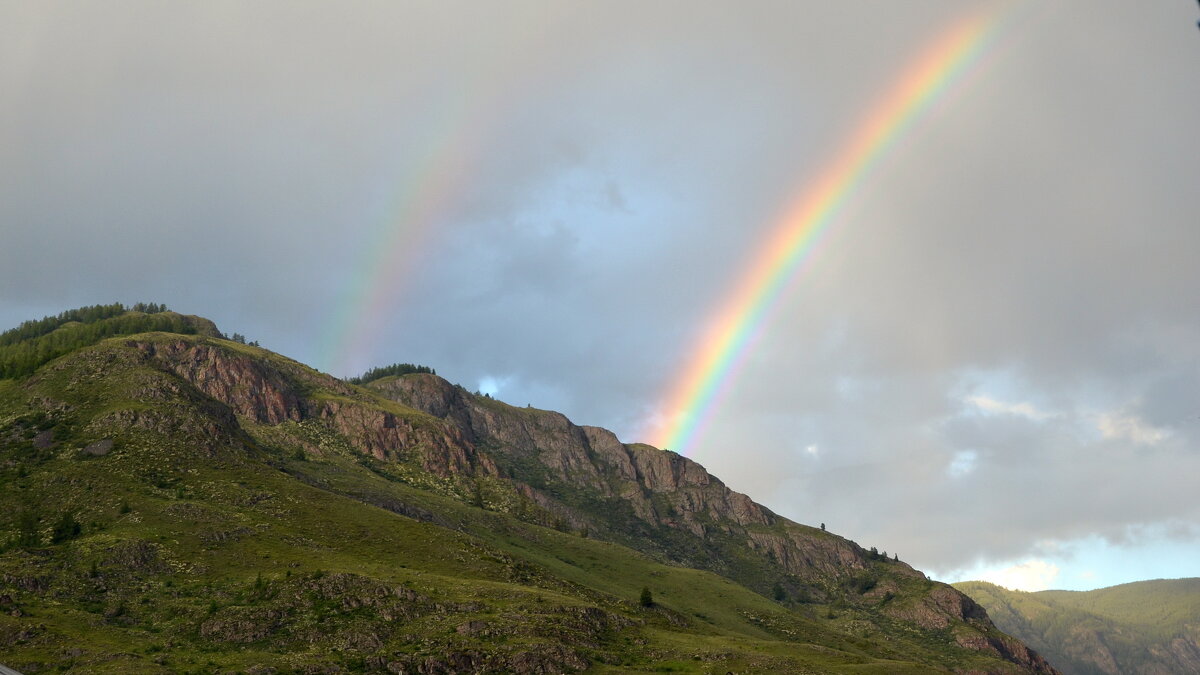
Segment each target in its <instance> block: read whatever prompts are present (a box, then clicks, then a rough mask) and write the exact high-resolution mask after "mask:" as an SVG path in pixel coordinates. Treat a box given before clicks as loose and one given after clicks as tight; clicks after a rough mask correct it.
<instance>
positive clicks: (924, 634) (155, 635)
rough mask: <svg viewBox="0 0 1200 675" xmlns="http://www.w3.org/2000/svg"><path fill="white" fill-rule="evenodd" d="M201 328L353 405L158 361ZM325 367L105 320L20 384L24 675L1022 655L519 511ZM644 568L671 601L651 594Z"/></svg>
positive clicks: (940, 664)
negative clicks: (203, 383) (465, 478)
mask: <svg viewBox="0 0 1200 675" xmlns="http://www.w3.org/2000/svg"><path fill="white" fill-rule="evenodd" d="M59 330H61V328H60V329H59ZM50 334H53V333H50ZM194 346H203V347H205V348H206V349H210V350H212V352H205V353H222V354H227V355H235V356H238V357H244V358H245V359H246V360H247V363H250V364H251V365H253V364H266V365H269V366H270V372H272V373H276V372H278V373H283V374H284V375H281V376H280V377H282V378H284V379H286V380H287V382H288V383H289V386H294V387H295V388H296V389H297V391H301V392H303V395H304V399H303V401H301V402H300V403H298V404H297V405H301V406H308V407H309V408H311V409H312V410H318V409H319V410H321V411H324V412H323V413H322V414H324V413H328V412H329V411H331V410H334V411H336V410H340V411H342V417H341V418H338V417H336V416H333V414H332V413H330V414H328V415H326V416H324V417H322V416H321V415H318V414H316V413H313V415H312V416H310V417H306V418H304V419H299V420H296V419H283V420H281V421H278V422H276V423H272V424H266V423H262V422H255V421H254V420H251V419H249V418H247V417H245V416H242V415H238V414H236V411H235V410H234V409H233V408H231V407H230V406H229V405H226V404H225V403H222V402H219V401H216V400H214V399H212V398H211V397H208V396H206V395H204V394H203V393H201V392H200V391H198V390H197V389H196V388H195V387H193V386H191V385H190V384H188V382H186V381H185V380H183V379H181V378H180V377H179V376H177V375H175V374H174V373H172V372H167V371H165V370H164V369H163V368H162V367H160V366H161V364H159V363H158V362H157V361H155V359H157V358H161V356H156V355H155V354H156V353H159V352H161V353H166V352H167V351H169V349H173V348H190V347H194ZM156 349H157V350H159V352H155V350H156ZM196 353H200V352H196ZM246 372H247V373H250V374H254V373H253V372H251V371H246ZM238 376H239V377H242V376H248V375H246V373H239V374H238ZM247 381H248V380H247ZM325 382H327V380H326V379H322V378H321V377H319V376H318V374H317V373H315V371H312V370H311V369H308V368H306V367H304V366H302V365H300V364H297V363H295V362H292V361H289V360H287V359H284V358H283V357H280V356H278V355H275V354H272V353H270V352H267V351H266V350H262V349H258V348H255V347H250V346H246V345H241V344H236V343H232V342H228V341H225V340H220V339H217V338H214V337H202V336H187V337H184V336H180V335H177V334H169V333H151V334H142V335H138V336H136V339H134V338H130V337H118V338H110V339H106V340H102V341H100V342H97V343H95V344H91V345H90V346H86V347H83V348H80V349H77V350H75V351H72V352H70V353H68V354H66V355H63V356H59V357H57V358H55V359H52V360H49V361H47V362H46V363H44V364H43V365H41V366H40V367H39V368H38V369H37V370H36V371H35V372H34V373H33V374H32V375H31V376H29V377H23V378H20V379H15V378H13V379H6V380H0V662H2V663H4V664H5V665H8V666H11V667H15V668H17V669H19V670H21V671H22V672H25V673H35V672H46V671H66V672H89V673H90V672H131V673H143V672H145V673H159V672H161V673H166V672H227V671H233V672H239V671H241V672H384V671H387V670H388V669H391V670H392V671H395V672H417V671H418V670H420V671H421V672H455V671H463V670H475V671H489V672H560V671H572V670H580V669H588V670H590V671H594V672H726V671H730V670H732V671H735V672H914V673H915V672H930V670H965V669H978V670H980V671H986V672H1009V671H1012V672H1015V671H1016V670H1017V669H1016V668H1015V667H1014V666H1012V665H1011V664H1009V663H1007V662H1005V661H1002V660H1000V659H999V658H995V657H992V656H989V655H987V654H983V653H976V652H970V651H967V650H964V649H961V648H959V647H958V646H957V645H956V644H955V641H954V633H953V630H952V629H949V628H948V629H945V630H941V631H939V630H929V631H914V630H913V628H912V626H911V625H909V624H904V625H901V624H900V623H899V622H896V621H895V620H894V619H892V618H890V617H889V616H888V615H887V614H885V613H883V612H882V611H881V609H879V608H873V607H867V606H864V607H855V608H847V607H842V606H834V605H829V606H825V605H815V604H795V603H791V604H781V603H778V602H774V601H772V600H770V599H768V598H767V597H764V596H763V595H760V594H758V593H755V592H753V591H751V590H749V589H747V588H745V587H744V586H741V585H739V584H736V583H734V582H732V581H730V580H728V579H726V578H723V577H720V576H717V575H715V574H712V573H710V572H704V571H700V570H695V569H689V568H686V567H679V566H672V565H664V564H662V563H660V562H656V561H655V560H653V559H651V558H650V557H647V556H646V555H644V554H642V553H639V552H636V551H634V550H631V549H629V548H627V547H624V546H621V545H618V544H614V543H607V542H603V541H598V540H595V539H593V538H589V537H585V536H581V534H580V533H578V532H561V531H558V530H555V529H553V528H550V527H544V526H542V525H540V524H538V523H537V522H529V521H528V520H523V519H521V518H519V517H517V516H516V515H514V514H511V513H506V512H501V511H500V510H498V509H497V508H496V506H497V505H498V504H499V503H500V501H502V500H504V499H508V498H510V497H511V494H509V493H507V492H505V491H504V486H503V485H502V484H500V483H499V482H498V481H497V482H496V483H495V484H494V485H493V484H489V483H486V482H485V483H484V484H483V485H482V489H479V491H478V493H476V494H471V493H470V492H469V490H470V486H471V484H469V483H468V484H467V485H466V488H465V489H466V490H467V493H465V494H464V484H463V483H461V481H460V482H455V480H453V479H451V478H447V477H445V476H439V475H437V474H436V473H430V472H423V471H421V470H419V465H420V464H419V462H420V461H428V455H425V457H426V459H425V460H419V457H417V455H414V457H415V459H412V460H411V461H409V460H406V458H405V456H396V457H385V458H383V459H380V458H373V457H371V456H368V455H364V454H363V452H361V451H359V450H357V449H356V447H355V446H354V445H353V444H352V443H350V442H349V440H348V437H347V436H346V433H347V432H345V429H346V428H347V427H345V426H339V423H341V421H344V419H345V418H346V416H347V415H350V414H358V415H364V414H368V413H369V414H377V415H390V416H392V417H389V418H388V419H393V418H394V419H395V420H396V424H398V425H401V426H404V427H405V428H406V429H410V430H412V433H413V434H414V436H413V437H414V438H417V439H424V440H423V441H422V442H433V441H436V440H437V438H438V434H451V433H452V432H453V430H452V429H448V428H444V427H445V423H444V422H442V421H440V420H436V419H433V418H430V417H429V416H428V415H425V414H423V413H419V412H417V411H414V410H411V409H407V408H404V406H402V405H400V404H398V403H395V402H393V401H388V400H386V399H383V398H381V397H379V396H377V395H376V394H374V393H372V392H370V391H368V390H365V389H357V388H348V387H344V386H342V385H340V384H337V383H336V382H335V383H334V384H323V383H325ZM335 384H336V385H337V386H334V385H335ZM230 386H231V387H232V389H231V391H234V392H235V393H236V392H243V393H245V392H244V391H243V390H244V389H246V388H247V387H250V385H247V384H245V381H243V380H236V381H233V383H232V384H231V385H230ZM250 393H253V392H250ZM417 450H420V449H419V448H418V449H416V450H414V452H417ZM475 485H478V483H475ZM881 564H882V563H881ZM643 587H648V588H650V589H651V591H652V593H653V596H654V599H655V604H654V605H653V606H651V607H642V606H640V605H639V603H638V596H639V593H640V591H641V589H642V588H643ZM268 667H269V668H274V669H275V670H274V671H268V670H265V669H266V668H268ZM256 668H257V669H258V670H257V671H255V669H256Z"/></svg>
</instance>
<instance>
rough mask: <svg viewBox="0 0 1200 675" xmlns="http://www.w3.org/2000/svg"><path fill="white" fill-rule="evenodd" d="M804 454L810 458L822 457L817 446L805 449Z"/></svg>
mask: <svg viewBox="0 0 1200 675" xmlns="http://www.w3.org/2000/svg"><path fill="white" fill-rule="evenodd" d="M804 452H807V453H808V455H809V457H819V456H820V455H821V449H820V448H818V447H817V446H816V445H810V446H808V447H806V448H804Z"/></svg>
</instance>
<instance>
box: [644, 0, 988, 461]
mask: <svg viewBox="0 0 1200 675" xmlns="http://www.w3.org/2000/svg"><path fill="white" fill-rule="evenodd" d="M1000 23H1001V22H1000V21H999V17H998V16H997V15H996V14H995V13H994V12H988V13H982V14H977V15H972V16H969V17H967V18H965V19H963V20H960V21H959V22H958V23H956V24H954V25H953V26H951V27H950V28H949V29H948V30H946V31H945V32H943V33H942V34H941V35H940V36H939V37H938V38H937V39H936V40H935V41H934V42H933V43H932V45H931V46H930V47H929V48H927V49H926V50H925V51H924V52H922V53H921V54H920V56H919V57H918V58H917V59H916V60H915V61H913V62H912V64H911V65H910V66H909V67H908V68H907V69H906V70H905V71H904V72H903V74H902V75H901V77H900V78H899V79H898V80H897V81H896V84H895V85H894V86H893V88H892V89H891V90H890V91H889V92H888V93H887V95H886V96H884V97H883V98H882V99H881V100H880V102H879V103H878V104H877V105H876V106H875V107H873V108H872V109H871V111H870V114H869V115H868V116H867V118H866V120H865V121H864V122H863V123H862V124H861V125H860V126H859V127H858V129H857V131H856V132H855V133H854V134H853V135H852V136H851V137H850V139H849V142H848V143H846V144H845V145H844V146H843V149H842V150H841V152H840V153H839V154H838V155H836V156H835V158H834V160H833V161H832V162H831V163H830V164H829V165H828V167H827V168H826V169H825V170H824V171H823V172H822V173H821V174H820V175H819V176H818V177H817V180H816V181H815V182H813V183H812V185H811V186H810V187H809V189H807V190H806V191H805V192H804V193H802V195H801V196H800V198H799V199H798V200H796V201H795V202H794V203H793V206H792V207H791V208H790V209H788V210H787V211H786V212H785V214H786V215H785V217H783V218H782V219H781V220H780V223H779V225H778V226H777V227H776V228H775V230H774V231H773V232H772V233H771V235H770V237H769V239H768V240H767V241H766V242H765V244H764V245H763V246H762V248H761V249H760V250H759V251H758V253H757V255H755V256H754V257H753V258H751V260H752V263H751V264H750V266H749V268H748V269H747V271H746V273H745V274H744V275H743V276H742V278H741V280H740V282H739V283H738V285H737V286H736V288H735V290H734V292H733V293H732V294H730V295H729V296H728V298H727V299H726V301H725V302H724V304H723V305H721V307H720V310H719V311H718V312H717V313H716V314H715V315H714V316H713V318H712V320H711V323H710V324H709V325H710V328H709V329H708V330H707V332H706V333H705V334H704V335H703V339H702V340H701V341H700V343H699V344H698V346H697V347H696V348H695V349H694V350H693V351H692V357H691V359H690V360H689V361H688V362H687V363H686V367H685V369H684V370H683V372H682V373H681V374H680V376H679V377H678V378H677V379H676V380H675V382H674V384H673V386H672V387H671V389H670V390H669V392H668V395H667V396H666V397H665V398H664V400H665V401H666V403H665V405H663V406H662V407H661V409H662V410H664V411H667V414H668V415H670V417H668V418H667V419H666V420H665V424H663V425H661V426H660V428H659V429H657V431H655V432H652V439H651V442H652V443H653V444H654V445H656V446H658V447H661V448H670V449H672V450H675V451H676V452H679V453H681V454H686V452H687V451H688V449H689V448H690V446H691V445H692V443H693V442H694V441H695V440H696V438H697V437H698V436H699V435H700V434H701V432H702V431H703V428H704V426H705V424H706V423H707V422H708V421H709V420H710V418H711V417H712V413H713V412H714V410H715V409H716V407H717V404H718V403H719V402H720V400H721V399H722V398H723V395H724V393H725V392H726V390H727V389H728V388H729V385H730V384H731V382H732V381H733V380H734V379H735V377H734V375H735V374H736V372H737V370H738V366H739V365H740V363H741V362H742V361H743V360H744V358H745V356H746V355H747V352H748V351H749V349H748V348H749V347H750V346H751V345H752V344H753V343H754V342H755V336H756V335H757V334H758V333H759V332H760V331H761V330H762V328H763V326H764V324H765V322H766V320H767V319H768V317H769V316H770V315H771V314H772V310H773V309H774V307H775V306H776V305H777V303H778V302H779V300H780V297H781V296H782V295H783V293H784V291H785V290H786V288H787V287H788V286H789V285H790V282H791V281H792V280H793V279H794V277H795V276H796V275H797V274H798V273H799V271H800V269H801V266H802V265H803V263H804V262H805V261H806V260H808V259H809V257H810V253H811V252H812V251H813V248H814V247H815V246H816V244H817V243H818V242H819V240H820V239H821V236H822V234H824V233H825V231H826V230H827V229H828V228H829V225H830V224H831V223H833V222H834V221H835V220H836V219H837V216H838V215H839V213H840V212H841V211H842V209H843V208H844V207H845V206H846V204H847V202H848V201H849V199H850V198H851V197H852V196H853V195H854V194H855V193H856V192H857V191H858V190H859V189H860V188H861V187H862V185H863V183H864V181H865V180H866V179H867V178H868V177H869V176H870V175H871V173H872V171H873V169H875V168H876V167H877V165H878V164H879V163H880V161H881V159H883V158H884V157H886V156H887V154H888V152H889V151H890V150H892V149H893V148H894V147H895V146H896V145H897V143H898V142H899V141H900V140H901V139H902V138H904V137H905V134H906V132H909V131H910V130H911V129H912V128H913V127H914V126H915V125H916V124H917V123H918V122H919V121H920V120H921V119H923V118H924V116H925V115H926V113H928V112H929V111H930V110H931V109H932V108H933V107H934V104H936V103H937V102H938V101H941V100H943V99H944V98H945V96H946V94H947V93H948V92H949V91H951V90H952V89H953V87H954V85H955V84H957V83H959V82H961V81H962V80H963V79H964V78H965V77H966V76H967V75H968V74H970V73H971V72H973V71H974V70H975V67H976V66H977V64H978V62H979V60H980V57H981V56H982V55H983V54H984V53H985V52H986V47H987V46H989V44H990V43H991V41H992V40H991V38H993V37H994V36H995V34H996V33H997V31H996V29H997V28H998V27H999V25H1000Z"/></svg>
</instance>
